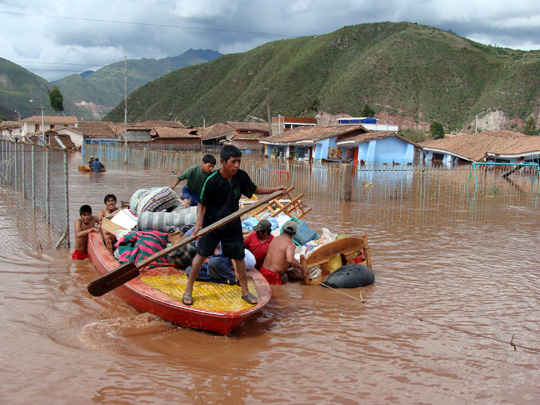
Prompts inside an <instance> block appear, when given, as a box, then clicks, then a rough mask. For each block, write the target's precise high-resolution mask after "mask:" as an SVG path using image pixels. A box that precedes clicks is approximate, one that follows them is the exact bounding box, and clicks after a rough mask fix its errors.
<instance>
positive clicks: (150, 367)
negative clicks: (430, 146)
mask: <svg viewBox="0 0 540 405" xmlns="http://www.w3.org/2000/svg"><path fill="white" fill-rule="evenodd" d="M79 159H80V158H79ZM79 162H80V160H79V161H77V160H76V159H73V160H72V161H71V162H70V165H71V176H70V180H69V181H70V187H71V194H70V218H71V223H73V221H74V220H75V219H76V218H77V217H78V208H79V207H80V205H82V204H85V203H89V204H91V205H92V207H93V208H94V210H98V209H100V208H101V207H102V206H103V197H104V195H105V194H107V193H110V192H113V193H115V194H116V195H117V197H118V199H119V200H129V197H130V196H131V193H132V192H133V191H134V190H136V189H139V188H147V187H152V186H165V185H170V184H171V183H172V180H173V179H174V175H172V174H168V173H164V172H160V171H158V170H143V169H140V168H129V167H128V168H126V167H124V166H122V165H119V164H118V165H115V164H112V163H109V162H105V164H106V165H107V169H108V170H107V172H106V173H101V174H95V175H94V174H90V175H88V174H81V173H78V172H76V166H77V164H78V163H79ZM73 168H75V170H73ZM415 181H416V180H411V181H410V182H409V183H411V184H412V185H411V187H415V186H414V183H415ZM404 184H405V183H404ZM421 184H422V187H425V188H426V189H425V195H426V196H427V197H426V198H421V199H413V198H390V196H391V194H386V195H388V198H372V199H369V198H368V199H366V200H364V201H359V202H355V203H340V202H337V201H334V200H329V199H323V198H320V199H319V198H308V199H307V201H306V202H307V205H309V206H311V207H312V208H313V211H312V212H311V213H309V214H308V215H307V216H306V217H305V219H306V221H307V222H309V224H310V226H311V227H312V228H314V229H316V230H317V231H318V232H319V233H320V232H321V230H322V228H328V229H330V230H331V231H332V232H337V233H346V234H349V235H358V234H360V233H362V232H365V233H366V235H367V236H368V238H369V243H370V246H371V251H372V258H373V267H374V272H375V276H376V283H375V284H374V285H372V286H368V287H365V288H363V289H361V291H360V289H353V290H341V292H342V293H338V292H336V291H333V290H331V289H325V288H321V287H317V286H312V287H307V286H303V285H301V284H297V283H288V284H286V285H284V286H281V287H280V286H276V287H274V288H273V297H272V300H271V302H270V304H269V305H268V306H267V307H266V308H265V309H264V310H263V311H262V313H261V314H260V315H259V316H257V317H255V318H252V319H249V320H248V321H247V322H246V324H245V325H244V326H243V327H242V328H240V329H238V330H236V331H235V332H234V333H233V334H232V335H231V336H226V337H223V336H215V335H212V334H208V333H203V332H197V331H192V330H188V329H183V328H179V327H176V326H173V325H170V324H168V323H166V322H164V321H162V320H160V319H159V318H156V317H154V316H152V315H149V314H137V313H136V312H135V311H134V310H133V309H132V308H130V307H129V306H127V305H125V304H124V303H123V302H122V301H121V300H120V299H118V298H117V297H116V296H115V295H113V294H107V295H106V296H104V297H100V298H94V297H91V296H90V295H89V294H88V293H87V292H86V285H87V283H88V282H90V281H91V280H92V279H93V278H95V277H96V271H95V269H94V268H93V265H92V264H90V263H89V262H88V261H84V262H73V261H71V260H70V252H69V251H68V250H67V249H59V250H53V249H51V246H53V245H54V243H55V242H56V240H57V237H58V235H55V234H53V233H51V235H50V236H48V237H45V236H43V235H48V233H47V231H45V232H44V230H43V229H42V228H43V226H42V225H40V223H41V219H40V218H39V217H38V218H36V217H35V216H34V214H33V212H32V211H31V210H29V209H28V208H27V207H25V206H24V203H21V202H20V201H18V200H17V198H16V196H13V195H12V194H11V193H10V191H9V190H8V189H4V190H3V191H2V196H1V198H0V218H1V222H0V237H2V240H3V242H4V243H2V244H0V290H1V291H2V305H1V309H0V311H1V312H0V314H1V317H2V318H1V319H2V325H3V328H2V331H1V332H0V339H1V340H2V342H3V350H2V362H1V364H2V365H1V369H2V377H3V387H2V390H1V393H0V398H1V399H2V400H3V401H2V402H5V403H30V402H31V401H35V402H37V401H39V402H43V399H44V398H48V399H49V401H50V402H51V403H53V402H54V403H57V402H73V401H77V400H78V401H80V400H83V401H84V402H90V401H92V402H98V403H141V402H148V403H165V402H172V401H176V402H197V403H199V402H222V403H261V402H279V403H283V402H292V403H314V404H315V403H357V402H362V403H413V402H423V403H447V402H456V403H494V402H510V403H534V402H536V400H537V398H538V395H539V394H540V389H539V388H538V384H537V382H538V381H540V379H539V377H540V375H539V374H540V371H539V369H538V367H537V364H538V358H539V357H538V355H539V353H538V352H537V350H538V349H540V341H539V339H538V336H539V333H538V332H539V330H538V325H539V320H540V319H539V318H540V310H539V309H538V308H540V306H539V297H540V294H539V292H540V291H539V290H540V286H539V276H538V264H539V260H538V245H539V243H540V235H539V232H538V229H537V228H538V225H537V224H538V207H537V205H535V201H534V200H532V199H531V195H530V194H524V195H521V194H516V195H515V196H512V197H511V198H510V197H509V196H504V195H501V194H498V195H497V194H495V195H480V194H476V195H475V196H467V195H466V193H458V192H455V193H451V192H449V191H448V192H447V191H445V190H450V187H447V186H446V185H445V184H446V183H445V182H444V181H442V180H441V181H440V182H430V183H421ZM365 189H366V190H367V189H368V187H365ZM387 191H388V190H387ZM391 191H394V190H391ZM445 193H446V194H445ZM381 195H383V194H382V193H381ZM403 195H407V193H405V192H404V193H403ZM17 201H18V202H17ZM17 207H19V208H17ZM14 214H17V215H14ZM71 232H73V231H71ZM38 239H39V240H40V243H41V245H42V246H43V249H42V251H38V250H37V249H36V247H35V245H36V240H38ZM360 296H361V297H362V298H363V300H364V302H361V301H360ZM512 338H513V343H514V344H516V349H517V350H514V348H513V347H512V346H511V345H510V341H511V340H512ZM505 342H506V343H505ZM526 348H530V349H532V350H527V349H526ZM535 350H536V351H535ZM30 382H31V383H30Z"/></svg>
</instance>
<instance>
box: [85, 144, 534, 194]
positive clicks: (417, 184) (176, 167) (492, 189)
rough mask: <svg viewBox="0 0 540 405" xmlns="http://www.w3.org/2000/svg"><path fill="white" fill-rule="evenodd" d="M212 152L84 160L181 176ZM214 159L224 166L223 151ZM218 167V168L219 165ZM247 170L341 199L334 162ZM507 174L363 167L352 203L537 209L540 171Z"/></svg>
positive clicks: (131, 151) (109, 149) (269, 162)
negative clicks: (525, 203) (496, 202)
mask: <svg viewBox="0 0 540 405" xmlns="http://www.w3.org/2000/svg"><path fill="white" fill-rule="evenodd" d="M208 152H209V150H202V149H201V150H200V151H199V152H197V151H177V150H156V149H149V148H127V149H124V148H123V147H114V146H99V145H85V148H84V151H83V153H84V155H85V156H86V157H89V156H90V155H95V156H98V155H99V157H100V158H101V157H103V158H105V159H107V160H116V161H119V162H123V161H125V158H126V156H127V161H128V162H129V163H130V164H135V165H140V166H146V167H150V168H154V169H162V170H164V171H167V172H182V171H183V170H185V169H186V168H187V167H189V166H192V165H196V164H200V162H201V158H202V156H203V155H204V154H205V153H208ZM210 152H214V155H215V156H216V158H217V160H218V162H219V149H216V150H215V151H213V150H212V151H210ZM217 167H219V163H218V165H217ZM242 169H243V170H245V171H247V172H248V173H249V174H250V176H251V178H252V179H253V180H254V181H255V183H256V184H261V185H265V186H270V187H273V186H277V185H286V186H291V185H294V187H295V193H303V194H304V195H306V196H309V197H314V198H325V199H332V200H337V199H339V198H340V190H339V187H340V182H339V176H340V164H339V163H335V162H308V161H296V160H288V159H285V160H276V159H267V158H265V157H261V156H259V154H244V155H243V156H242ZM506 171H508V168H506V169H501V168H496V167H487V168H484V169H482V175H481V176H480V175H479V174H478V173H476V181H471V180H470V179H471V176H472V173H473V168H472V166H470V165H464V166H457V167H445V166H439V167H433V166H413V165H385V164H378V165H369V164H365V165H361V166H357V167H354V170H353V179H352V184H351V189H352V193H351V194H352V200H353V201H363V202H371V201H375V202H377V201H390V202H392V201H400V200H411V199H428V198H429V199H433V198H441V199H444V198H455V197H457V198H467V199H469V198H477V197H480V196H488V197H497V198H500V199H503V200H505V201H508V202H511V201H512V199H514V198H522V197H523V196H524V195H526V196H528V197H530V198H531V200H532V201H533V202H534V203H537V201H538V196H539V194H540V184H539V181H538V180H539V179H538V170H536V171H534V170H532V169H531V168H527V169H525V170H517V171H515V172H513V173H512V174H511V175H509V176H506V177H504V176H503V174H504V173H505V172H506Z"/></svg>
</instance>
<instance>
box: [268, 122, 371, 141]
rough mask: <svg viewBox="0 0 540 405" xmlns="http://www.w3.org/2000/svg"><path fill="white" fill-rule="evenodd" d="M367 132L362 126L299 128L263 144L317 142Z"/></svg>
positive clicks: (275, 136) (269, 139)
mask: <svg viewBox="0 0 540 405" xmlns="http://www.w3.org/2000/svg"><path fill="white" fill-rule="evenodd" d="M365 132H367V130H366V129H365V128H364V127H363V126H362V125H335V126H331V127H320V126H314V127H299V128H295V129H291V130H290V131H286V132H283V133H281V134H278V135H273V136H271V137H269V138H267V139H265V140H264V143H270V144H290V143H298V142H302V141H313V142H317V141H320V140H323V139H327V138H332V137H334V136H336V137H337V136H347V135H349V136H355V135H359V134H360V133H365Z"/></svg>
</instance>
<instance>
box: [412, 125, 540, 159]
mask: <svg viewBox="0 0 540 405" xmlns="http://www.w3.org/2000/svg"><path fill="white" fill-rule="evenodd" d="M420 146H421V147H422V148H424V149H430V150H438V151H443V152H449V153H451V154H453V155H456V156H459V157H462V158H465V159H467V160H470V161H473V162H478V161H481V160H483V159H484V157H485V156H486V154H488V153H489V154H494V155H514V156H518V155H523V154H527V153H533V152H538V153H540V137H538V136H528V135H524V134H522V133H520V132H513V131H486V132H480V133H478V134H456V135H447V136H445V137H444V138H442V139H433V140H429V141H426V142H422V143H420Z"/></svg>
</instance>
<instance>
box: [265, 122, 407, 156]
mask: <svg viewBox="0 0 540 405" xmlns="http://www.w3.org/2000/svg"><path fill="white" fill-rule="evenodd" d="M261 144H264V145H265V154H266V155H267V156H270V157H281V158H291V159H301V160H310V161H311V160H326V161H335V162H348V163H349V162H352V163H358V162H364V163H370V164H383V163H384V164H392V163H394V164H397V163H399V164H408V163H412V162H413V161H414V151H415V147H417V145H415V144H414V143H412V142H409V141H407V140H406V139H404V138H402V137H400V136H399V135H398V134H397V133H395V132H388V131H386V132H385V131H377V132H370V131H368V130H367V129H366V128H365V127H364V126H363V125H336V126H330V127H319V126H316V127H312V128H298V129H294V130H291V131H287V132H284V133H282V134H279V135H274V136H272V137H270V138H267V139H265V140H264V141H261Z"/></svg>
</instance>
